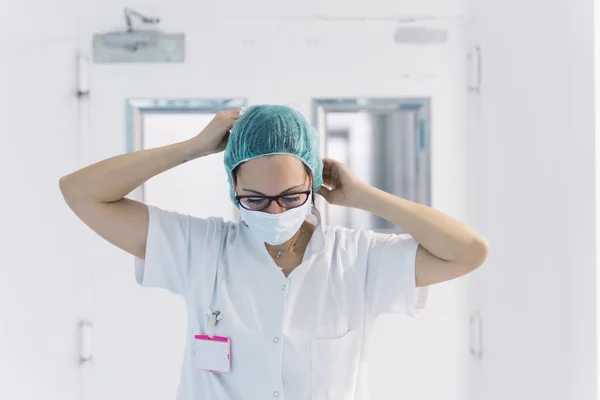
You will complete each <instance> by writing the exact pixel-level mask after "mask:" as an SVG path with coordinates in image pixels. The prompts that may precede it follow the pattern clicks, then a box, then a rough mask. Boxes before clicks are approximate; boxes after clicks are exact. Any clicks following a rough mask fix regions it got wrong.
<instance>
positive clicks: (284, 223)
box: [240, 199, 312, 246]
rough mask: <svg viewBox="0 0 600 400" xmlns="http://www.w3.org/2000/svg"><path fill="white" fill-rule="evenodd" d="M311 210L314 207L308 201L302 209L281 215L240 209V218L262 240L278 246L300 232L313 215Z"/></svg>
mask: <svg viewBox="0 0 600 400" xmlns="http://www.w3.org/2000/svg"><path fill="white" fill-rule="evenodd" d="M311 210H312V205H311V202H310V199H308V200H306V203H304V204H303V205H301V206H300V207H296V208H292V209H291V210H288V211H286V212H283V213H281V214H269V213H265V212H261V211H249V210H246V209H245V208H244V207H240V217H241V218H242V221H244V222H245V223H246V224H247V225H248V227H249V228H250V230H251V231H252V233H253V234H254V235H256V236H257V237H258V238H259V239H260V240H262V241H263V242H265V243H268V244H270V245H273V246H277V245H280V244H282V243H285V242H287V241H288V240H290V239H291V238H292V236H294V235H295V234H296V232H298V229H300V227H301V226H302V223H303V222H304V221H305V220H306V218H308V216H309V215H310V214H311Z"/></svg>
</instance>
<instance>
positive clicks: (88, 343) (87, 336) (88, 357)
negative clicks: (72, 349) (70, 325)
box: [79, 320, 93, 365]
mask: <svg viewBox="0 0 600 400" xmlns="http://www.w3.org/2000/svg"><path fill="white" fill-rule="evenodd" d="M92 327H93V326H92V323H91V322H90V321H86V320H81V321H79V364H80V365H83V364H85V363H89V362H91V361H92V358H93V357H92Z"/></svg>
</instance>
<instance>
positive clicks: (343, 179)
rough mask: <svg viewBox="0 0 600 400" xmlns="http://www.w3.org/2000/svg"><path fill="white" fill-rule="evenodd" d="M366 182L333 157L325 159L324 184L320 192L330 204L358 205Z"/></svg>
mask: <svg viewBox="0 0 600 400" xmlns="http://www.w3.org/2000/svg"><path fill="white" fill-rule="evenodd" d="M365 187H366V184H365V183H364V182H362V181H361V180H360V179H358V177H357V176H356V175H354V173H352V171H350V169H349V168H348V167H347V166H346V165H345V164H344V163H341V162H339V161H335V160H332V159H331V158H324V159H323V186H321V189H320V190H319V194H320V195H321V196H323V197H324V198H325V200H327V202H328V203H330V204H335V205H337V206H344V207H357V205H358V204H359V201H358V200H359V196H360V195H361V192H362V189H363V188H365Z"/></svg>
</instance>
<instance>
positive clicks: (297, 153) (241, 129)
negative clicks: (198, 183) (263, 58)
mask: <svg viewBox="0 0 600 400" xmlns="http://www.w3.org/2000/svg"><path fill="white" fill-rule="evenodd" d="M273 154H288V155H291V156H294V157H297V158H298V159H300V160H301V161H302V162H303V163H304V164H305V165H306V166H307V167H308V168H309V169H310V170H311V172H312V179H313V193H317V192H318V190H319V189H320V188H321V185H322V184H323V161H322V160H321V157H320V155H319V131H318V130H317V129H315V128H314V127H312V126H311V125H309V124H308V122H307V121H306V119H305V118H304V117H303V116H302V114H300V113H299V112H297V111H295V110H293V109H292V108H290V107H287V106H276V105H259V106H251V107H248V108H247V109H246V111H245V112H244V113H243V114H242V115H241V116H240V118H239V119H238V120H237V121H236V122H235V124H234V125H233V128H232V129H231V134H230V135H229V141H228V142H227V147H226V148H225V170H226V171H227V178H228V179H229V189H230V196H231V200H232V201H233V203H234V204H235V205H236V206H239V204H238V203H237V200H236V199H235V196H236V194H235V190H234V187H233V179H232V172H233V170H234V169H235V168H236V167H237V166H238V165H240V164H242V163H244V162H246V161H248V160H251V159H253V158H257V157H262V156H268V155H273Z"/></svg>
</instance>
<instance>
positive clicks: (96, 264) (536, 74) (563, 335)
mask: <svg viewBox="0 0 600 400" xmlns="http://www.w3.org/2000/svg"><path fill="white" fill-rule="evenodd" d="M342 4H343V6H341V5H342ZM126 5H127V6H128V7H131V8H133V9H137V10H138V11H141V12H143V13H144V14H147V15H150V16H155V15H156V16H160V17H161V18H162V20H163V24H162V28H163V29H164V30H166V31H172V32H185V33H186V35H187V41H188V45H187V54H186V60H187V61H186V63H185V64H181V65H168V66H167V65H129V66H116V65H107V66H94V68H93V70H92V71H91V72H92V74H91V76H92V94H91V97H90V103H89V110H90V115H91V121H90V122H91V131H90V132H89V134H90V136H89V138H88V139H89V140H88V141H84V144H85V146H86V150H87V153H84V154H87V157H86V159H84V160H81V158H80V155H81V154H82V152H81V149H80V147H79V146H78V138H79V135H80V130H79V125H78V103H77V100H76V98H75V97H74V94H73V92H74V89H75V87H74V83H75V62H74V56H75V52H76V51H77V50H84V51H89V48H90V44H91V34H92V33H95V32H104V31H109V30H113V29H122V28H123V19H122V16H121V15H122V14H121V12H122V8H123V7H124V6H125V4H123V3H121V2H120V1H116V0H111V1H104V2H102V3H100V2H92V1H90V0H87V1H74V0H60V1H58V2H54V3H50V2H41V1H39V0H38V1H29V2H26V3H24V2H21V3H18V2H8V1H7V0H3V1H2V2H1V3H0V46H1V50H2V51H1V52H0V54H2V62H1V63H0V88H1V92H2V95H1V96H0V102H1V103H0V135H1V140H2V145H1V146H0V149H1V155H2V157H1V158H0V159H1V160H2V161H1V162H2V164H1V166H2V168H0V171H1V174H2V175H1V176H0V177H1V182H2V188H3V189H2V194H3V196H2V219H1V221H2V224H0V227H1V228H0V233H1V235H2V237H1V239H2V241H1V243H3V244H4V246H2V253H1V254H2V255H1V259H0V260H1V261H0V398H2V399H4V398H6V399H61V400H65V399H66V400H70V399H80V398H89V397H91V396H90V395H93V398H95V399H130V398H147V399H153V398H156V399H159V398H160V399H162V398H165V396H170V393H171V386H170V385H173V380H174V379H175V378H176V377H175V378H174V375H172V374H173V373H172V371H171V372H168V373H165V371H163V370H162V369H161V362H162V359H161V358H164V359H165V360H171V361H172V360H174V359H175V358H176V356H178V355H174V354H167V353H166V351H167V350H166V349H165V348H164V347H163V346H164V345H163V342H161V341H160V340H161V337H162V338H168V337H170V336H169V335H171V334H175V333H174V332H176V330H175V328H180V327H181V326H179V325H177V324H179V323H180V322H179V319H178V318H177V315H176V314H173V313H172V310H173V309H175V308H177V307H181V305H180V302H179V300H178V299H176V298H173V297H171V296H169V295H168V294H165V293H162V292H159V291H144V290H141V289H139V288H138V287H137V286H136V284H135V281H134V278H133V260H132V257H131V256H128V255H127V254H124V253H123V252H121V251H120V250H118V249H116V248H113V247H111V246H110V245H109V244H107V243H104V242H102V241H101V240H100V239H97V238H95V237H94V236H93V235H90V234H89V231H88V230H87V229H86V228H83V227H82V224H81V222H79V221H78V220H77V219H76V218H75V216H74V215H72V213H71V212H70V211H69V210H68V208H67V207H66V205H65V204H64V202H63V201H62V199H61V196H60V192H59V190H58V179H59V178H60V177H61V176H62V175H65V174H67V173H69V172H71V171H73V170H75V169H77V168H80V167H82V166H83V165H87V164H89V163H91V162H95V161H98V160H101V159H104V158H107V157H111V156H114V155H117V154H120V153H123V152H124V151H125V99H126V98H130V97H137V98H145V97H152V98H210V97H218V98H221V97H228V96H234V97H240V96H243V97H247V98H248V99H249V101H250V103H253V104H258V103H283V104H290V105H292V106H294V107H296V108H298V109H300V110H302V109H303V107H304V111H305V114H306V115H307V116H309V115H308V112H309V110H310V101H311V98H314V97H342V96H348V97H359V96H366V97H384V96H389V97H402V96H431V97H432V108H433V109H432V113H433V121H432V134H433V142H432V143H433V160H432V163H433V165H432V175H433V176H432V178H433V204H434V206H435V207H436V208H438V209H440V210H442V211H444V212H446V213H448V214H450V215H453V216H455V217H457V218H459V219H461V220H463V221H465V222H469V223H472V224H473V225H475V226H476V227H478V228H479V229H481V230H482V232H483V233H484V234H485V235H486V237H487V238H488V239H489V241H490V245H491V254H490V259H489V261H488V262H487V263H486V265H485V266H484V267H483V268H482V269H481V270H480V271H478V272H477V273H475V274H473V275H472V276H471V277H470V278H469V279H462V280H458V281H456V282H450V283H447V284H443V285H439V286H438V287H436V288H434V289H433V290H432V291H431V292H432V294H431V298H430V302H429V308H428V310H427V312H426V314H425V315H424V317H423V318H422V319H420V320H416V321H413V320H410V319H401V318H389V319H383V320H381V322H380V324H379V330H378V331H377V333H376V337H375V338H374V341H377V343H386V346H387V348H388V349H389V352H388V354H389V357H385V358H384V356H383V353H379V354H380V356H375V357H373V360H372V377H371V381H372V382H371V383H372V387H373V391H372V393H373V398H374V399H397V398H406V399H415V400H429V399H450V400H453V399H456V400H463V399H465V398H469V394H468V393H469V392H471V393H472V397H471V398H473V399H476V400H495V399H511V400H512V399H528V400H529V399H542V398H543V399H549V400H555V399H556V400H559V399H561V400H562V399H565V400H566V399H569V400H571V399H577V400H580V399H581V400H587V399H595V398H596V396H597V394H596V393H597V389H596V373H597V367H596V341H597V329H596V320H597V319H596V303H595V299H596V252H595V243H596V236H595V231H596V222H595V221H596V216H595V181H594V179H595V175H594V168H595V154H594V144H595V136H594V106H593V104H594V103H593V102H594V93H593V90H594V63H593V61H594V60H593V43H594V41H593V38H594V36H593V35H594V32H593V20H592V15H593V13H592V11H593V1H591V0H573V1H570V2H558V3H557V2H550V1H544V0H522V1H519V2H516V1H506V0H487V1H484V0H481V1H478V2H473V3H466V2H463V1H441V0H430V1H418V2H417V1H406V0H404V1H396V2H390V1H384V0H376V1H370V2H368V3H365V2H358V1H354V0H353V1H345V2H343V3H341V2H335V1H333V0H328V1H319V2H317V1H316V0H313V1H304V2H299V1H298V2H295V3H289V2H281V1H277V2H276V1H274V0H273V1H258V2H256V1H255V2H241V1H233V2H219V3H216V2H212V3H209V2H191V1H185V0H178V1H170V2H169V3H168V4H167V3H164V2H158V1H148V2H139V1H134V2H133V3H131V2H130V3H128V4H126ZM415 14H416V15H421V16H427V15H433V16H437V17H438V18H440V20H439V21H437V22H436V21H430V22H427V23H426V24H427V25H430V26H436V27H437V26H442V27H446V28H448V29H449V32H450V33H449V42H448V43H447V44H446V45H443V46H433V47H425V48H418V47H412V46H399V45H396V44H394V43H393V40H392V39H393V32H394V29H395V28H396V27H397V24H396V23H395V22H394V21H392V20H389V21H387V20H371V21H365V22H360V21H357V20H352V18H350V19H349V20H327V19H326V20H323V19H316V18H314V16H315V15H321V16H323V15H325V16H330V17H360V16H368V17H378V16H386V17H390V16H409V15H415ZM472 14H476V15H477V16H478V20H477V23H476V24H475V25H464V24H462V23H461V22H460V21H463V19H460V18H455V17H456V16H463V17H464V16H470V15H472ZM466 19H468V18H466ZM474 43H480V44H481V45H482V48H483V54H484V64H483V87H482V92H481V94H480V95H474V94H471V95H468V94H467V91H466V89H465V87H466V79H465V78H466V75H467V71H466V54H467V52H468V47H467V45H470V44H474ZM467 105H468V106H469V107H468V111H469V112H468V113H467ZM195 133H196V132H189V135H190V136H191V135H193V134H195ZM190 168H191V167H190ZM86 268H89V269H91V271H92V273H91V277H90V278H89V281H88V278H87V277H86V275H85V272H84V271H86ZM86 282H91V286H90V284H87V283H86ZM468 283H473V285H468ZM159 304H160V306H159ZM163 307H164V308H163ZM475 309H481V310H482V313H483V318H484V330H485V336H484V360H483V362H482V363H479V362H474V361H473V362H471V361H469V355H468V334H467V330H468V320H469V315H470V312H471V311H472V310H475ZM84 317H85V318H88V319H91V320H92V321H93V322H94V335H95V336H94V355H95V361H94V363H93V365H92V368H87V369H84V370H81V369H79V368H78V366H77V357H78V353H77V351H76V338H77V336H76V326H77V321H78V319H79V318H84ZM176 325H177V326H176ZM148 332H152V335H153V336H148V335H147V334H148ZM180 332H181V335H183V329H181V331H180ZM150 338H151V339H152V340H150ZM157 348H158V350H157ZM376 351H377V349H374V352H376ZM469 365H471V367H470V368H469ZM169 373H170V374H171V375H168V374H169ZM162 376H164V377H165V383H164V384H163V383H162V382H161V381H160V378H161V377H162ZM89 388H92V389H91V390H89ZM470 389H472V390H470Z"/></svg>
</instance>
